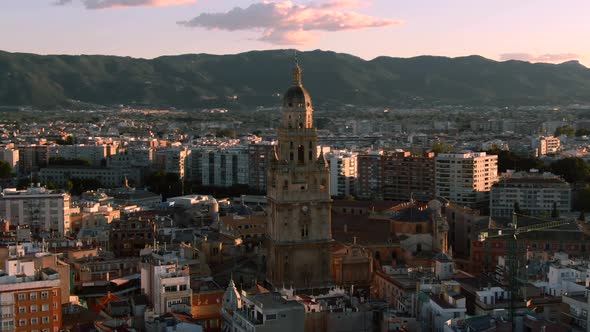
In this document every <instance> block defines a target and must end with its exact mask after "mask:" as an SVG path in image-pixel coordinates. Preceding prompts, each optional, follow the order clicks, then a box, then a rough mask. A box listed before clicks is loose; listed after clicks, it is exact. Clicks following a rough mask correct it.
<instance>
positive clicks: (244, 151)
mask: <svg viewBox="0 0 590 332" xmlns="http://www.w3.org/2000/svg"><path fill="white" fill-rule="evenodd" d="M248 161H249V154H248V147H247V146H241V145H239V146H233V147H230V148H225V149H218V150H212V151H209V153H206V154H203V155H202V157H201V176H202V177H201V183H202V184H203V185H204V186H212V187H231V186H233V185H237V184H245V185H247V184H248V183H249V162H248Z"/></svg>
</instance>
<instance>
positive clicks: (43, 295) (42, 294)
mask: <svg viewBox="0 0 590 332" xmlns="http://www.w3.org/2000/svg"><path fill="white" fill-rule="evenodd" d="M48 296H49V293H48V292H41V298H42V299H46V298H47V297H48Z"/></svg>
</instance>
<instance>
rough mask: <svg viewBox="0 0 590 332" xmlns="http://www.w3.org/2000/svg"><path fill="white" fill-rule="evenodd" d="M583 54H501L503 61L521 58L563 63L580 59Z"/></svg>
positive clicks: (521, 59) (523, 59)
mask: <svg viewBox="0 0 590 332" xmlns="http://www.w3.org/2000/svg"><path fill="white" fill-rule="evenodd" d="M580 58H581V56H580V55H579V54H575V53H547V54H541V55H534V54H529V53H505V54H500V60H501V61H507V60H520V61H528V62H547V63H561V62H566V61H571V60H579V59H580Z"/></svg>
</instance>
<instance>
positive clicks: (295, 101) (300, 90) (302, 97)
mask: <svg viewBox="0 0 590 332" xmlns="http://www.w3.org/2000/svg"><path fill="white" fill-rule="evenodd" d="M307 106H311V97H310V96H309V93H308V92H307V90H306V89H305V88H304V87H303V86H302V85H294V86H292V87H290V88H289V89H288V90H287V92H285V95H284V96H283V107H307Z"/></svg>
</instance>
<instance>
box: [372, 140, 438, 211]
mask: <svg viewBox="0 0 590 332" xmlns="http://www.w3.org/2000/svg"><path fill="white" fill-rule="evenodd" d="M383 159H384V162H383V168H384V169H383V199H384V200H389V201H398V202H406V201H409V200H412V199H415V200H419V201H424V202H427V201H429V200H431V199H433V198H434V153H433V152H424V153H423V154H420V155H416V154H412V153H411V152H409V151H397V152H393V153H387V154H384V155H383Z"/></svg>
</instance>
